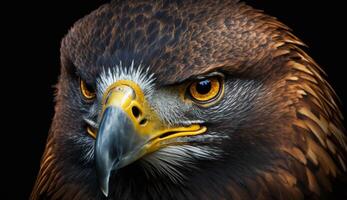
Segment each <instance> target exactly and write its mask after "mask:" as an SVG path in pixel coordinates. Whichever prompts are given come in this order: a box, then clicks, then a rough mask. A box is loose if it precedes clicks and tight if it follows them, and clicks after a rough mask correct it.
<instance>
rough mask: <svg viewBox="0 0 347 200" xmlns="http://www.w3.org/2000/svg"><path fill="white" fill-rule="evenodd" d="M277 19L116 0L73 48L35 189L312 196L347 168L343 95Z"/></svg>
mask: <svg viewBox="0 0 347 200" xmlns="http://www.w3.org/2000/svg"><path fill="white" fill-rule="evenodd" d="M301 46H303V43H302V42H301V41H300V40H299V39H298V38H296V37H295V36H294V35H292V34H291V33H290V32H289V29H288V28H287V27H286V26H285V25H283V24H282V23H280V22H278V21H277V20H276V19H275V18H273V17H270V16H267V15H265V14H263V13H262V12H260V11H258V10H255V9H252V8H251V7H249V6H247V5H245V4H243V3H240V2H238V1H236V0H229V1H208V0H202V1H164V0H163V1H149V0H144V1H135V0H134V1H132V0H129V1H112V2H111V3H109V4H105V5H103V6H101V7H100V8H99V9H97V10H95V11H94V12H92V13H91V14H89V15H88V16H86V17H84V18H82V19H81V20H79V21H78V22H77V23H76V24H75V25H74V26H73V27H72V29H71V30H70V31H69V33H68V34H67V35H66V36H65V38H64V39H63V41H62V44H61V75H60V78H59V83H58V84H57V94H56V106H55V115H54V119H53V122H52V125H51V130H50V133H49V137H48V141H47V145H46V150H45V153H44V155H43V159H42V162H41V169H40V172H39V176H38V179H37V181H36V184H35V187H34V190H33V193H32V199H39V198H53V199H104V198H105V199H255V198H260V199H261V198H264V199H269V198H274V199H281V198H284V199H302V198H304V197H312V198H318V197H321V196H324V195H325V194H330V193H329V192H331V191H334V186H335V185H336V184H337V183H338V182H341V181H342V180H345V178H346V150H347V145H346V136H345V135H344V133H343V131H344V129H343V127H342V124H341V119H342V115H341V113H340V111H339V109H338V106H337V105H336V103H335V94H334V92H333V90H332V89H331V87H330V86H329V84H328V83H327V82H326V80H325V79H324V77H325V75H324V72H323V71H322V70H321V69H320V67H319V66H318V65H317V64H316V63H315V62H314V61H313V60H312V59H311V58H310V57H309V56H308V55H307V54H306V53H305V52H304V51H302V50H301V49H300V47H301Z"/></svg>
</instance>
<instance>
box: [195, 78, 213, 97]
mask: <svg viewBox="0 0 347 200" xmlns="http://www.w3.org/2000/svg"><path fill="white" fill-rule="evenodd" d="M210 90H211V81H210V80H202V81H200V82H198V83H197V84H196V91H197V92H198V93H199V94H207V93H209V92H210Z"/></svg>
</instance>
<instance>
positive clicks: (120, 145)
mask: <svg viewBox="0 0 347 200" xmlns="http://www.w3.org/2000/svg"><path fill="white" fill-rule="evenodd" d="M102 105H103V107H102V118H101V122H100V126H99V129H98V131H97V133H95V132H94V131H92V130H90V129H89V130H88V132H89V133H90V135H91V136H93V137H96V145H95V159H96V167H97V175H98V178H99V184H100V188H101V190H102V192H103V193H104V194H105V195H106V196H107V195H108V182H109V177H110V174H111V171H112V170H117V169H119V168H122V167H124V166H126V165H129V164H130V163H132V162H134V161H136V160H138V159H139V158H141V157H142V156H144V155H146V154H148V153H151V152H154V151H156V150H158V149H160V148H162V147H165V146H167V145H170V143H171V144H177V143H178V142H175V140H174V139H175V138H178V137H184V136H193V135H198V134H202V133H204V132H205V131H206V130H207V129H206V127H204V126H200V125H199V124H194V125H190V126H187V127H184V126H181V127H170V126H169V125H168V124H166V123H164V122H163V121H162V120H161V119H160V117H159V116H158V114H157V113H156V112H155V111H154V110H153V109H152V108H151V106H150V104H149V103H148V102H147V101H146V98H145V96H144V94H143V91H142V90H141V88H140V86H138V85H137V84H136V83H134V82H133V81H130V80H120V81H117V82H115V83H114V84H112V85H111V86H109V88H108V89H107V90H106V91H105V93H104V96H103V100H102Z"/></svg>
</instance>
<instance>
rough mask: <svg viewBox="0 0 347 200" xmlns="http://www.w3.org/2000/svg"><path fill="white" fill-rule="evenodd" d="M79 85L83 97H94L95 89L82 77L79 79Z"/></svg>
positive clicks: (89, 98)
mask: <svg viewBox="0 0 347 200" xmlns="http://www.w3.org/2000/svg"><path fill="white" fill-rule="evenodd" d="M80 87H81V93H82V95H83V97H85V98H86V99H88V100H91V99H94V98H95V91H94V90H93V88H92V87H91V86H89V85H88V84H87V83H86V82H85V81H83V80H82V79H80Z"/></svg>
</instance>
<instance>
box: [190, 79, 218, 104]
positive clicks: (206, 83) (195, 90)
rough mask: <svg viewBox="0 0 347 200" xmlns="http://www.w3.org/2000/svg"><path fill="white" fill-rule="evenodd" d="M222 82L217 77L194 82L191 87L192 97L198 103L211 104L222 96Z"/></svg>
mask: <svg viewBox="0 0 347 200" xmlns="http://www.w3.org/2000/svg"><path fill="white" fill-rule="evenodd" d="M221 89H222V87H221V82H220V80H218V78H216V77H211V78H206V79H202V80H198V81H196V82H193V83H192V84H191V85H190V87H189V92H190V96H191V97H193V98H194V99H195V100H197V101H198V102H209V101H211V100H214V99H216V97H218V95H219V94H220V91H221Z"/></svg>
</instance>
